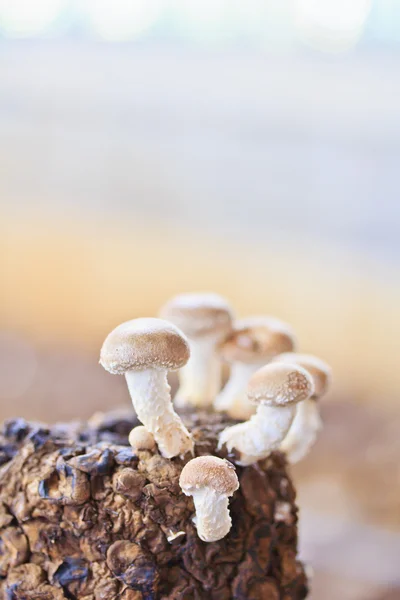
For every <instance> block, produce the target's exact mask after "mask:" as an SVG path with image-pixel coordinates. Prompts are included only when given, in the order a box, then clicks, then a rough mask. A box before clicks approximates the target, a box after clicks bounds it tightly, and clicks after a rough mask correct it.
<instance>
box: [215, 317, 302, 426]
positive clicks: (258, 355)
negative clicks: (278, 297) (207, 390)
mask: <svg viewBox="0 0 400 600" xmlns="http://www.w3.org/2000/svg"><path fill="white" fill-rule="evenodd" d="M294 346H295V338H294V333H293V331H292V329H291V328H290V326H289V325H287V324H286V323H284V322H283V321H280V320H279V319H276V318H274V317H268V316H265V317H247V318H245V319H240V320H239V321H236V323H234V327H233V330H232V332H231V333H230V334H229V335H228V336H227V337H226V339H225V340H224V341H223V343H222V344H221V345H220V348H219V351H220V355H221V357H222V358H223V359H224V360H225V361H226V362H228V363H230V365H231V373H230V377H229V380H228V382H227V384H226V385H225V387H224V388H223V390H222V391H221V392H220V393H219V394H218V396H217V398H216V400H215V402H214V407H215V409H216V410H218V411H220V412H222V411H226V412H227V413H228V414H229V415H230V416H231V417H233V418H234V419H241V420H243V419H248V418H249V417H250V416H251V415H252V414H254V412H255V406H254V404H251V402H249V400H248V398H247V394H246V391H247V385H248V383H249V379H250V377H251V376H252V374H253V373H255V372H256V371H258V369H260V368H261V367H263V366H264V365H265V364H266V363H268V362H270V360H272V359H273V358H274V357H275V356H276V355H278V354H281V353H282V352H288V351H290V350H293V349H294Z"/></svg>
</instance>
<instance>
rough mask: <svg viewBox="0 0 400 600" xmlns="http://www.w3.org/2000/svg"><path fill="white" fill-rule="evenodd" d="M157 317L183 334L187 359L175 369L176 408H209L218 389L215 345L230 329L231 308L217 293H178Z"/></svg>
mask: <svg viewBox="0 0 400 600" xmlns="http://www.w3.org/2000/svg"><path fill="white" fill-rule="evenodd" d="M161 316H162V317H163V318H164V319H167V320H168V321H172V322H173V323H174V324H175V325H177V326H178V327H179V328H180V329H182V331H183V332H184V333H185V334H186V335H187V337H188V338H189V342H190V359H189V361H188V363H187V364H186V365H185V366H184V367H183V369H181V370H180V372H179V383H180V387H179V390H178V393H177V395H176V398H175V405H176V406H178V407H181V408H182V407H184V406H196V407H199V408H204V407H209V406H211V405H212V404H213V402H214V399H215V396H216V395H217V394H218V392H219V390H220V388H221V358H220V356H219V354H218V352H217V347H218V345H219V343H220V342H221V340H222V339H223V338H224V337H225V336H226V334H227V333H228V332H229V331H230V330H231V327H232V311H231V308H230V306H229V304H228V302H227V301H226V300H225V299H224V298H222V297H221V296H219V295H218V294H208V293H203V294H181V295H180V296H176V297H175V298H172V300H170V301H169V302H168V303H167V304H166V305H165V306H164V307H163V308H162V309H161Z"/></svg>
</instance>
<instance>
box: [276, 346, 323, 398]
mask: <svg viewBox="0 0 400 600" xmlns="http://www.w3.org/2000/svg"><path fill="white" fill-rule="evenodd" d="M274 361H279V362H285V363H291V364H293V365H300V367H303V369H305V370H306V371H308V372H309V373H310V375H311V377H312V379H313V382H314V394H313V395H314V396H315V398H319V397H320V396H323V395H324V394H326V392H327V390H328V387H329V385H330V383H331V378H332V370H331V368H330V366H329V365H328V364H327V363H326V362H325V361H324V360H321V359H320V358H318V357H317V356H314V355H312V354H296V352H285V353H284V354H280V355H279V356H277V357H276V358H274Z"/></svg>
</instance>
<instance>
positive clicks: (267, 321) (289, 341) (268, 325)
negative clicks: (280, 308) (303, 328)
mask: <svg viewBox="0 0 400 600" xmlns="http://www.w3.org/2000/svg"><path fill="white" fill-rule="evenodd" d="M294 346H295V336H294V333H293V330H292V328H291V327H290V326H289V325H288V324H287V323H284V322H283V321H281V320H280V319H276V318H275V317H268V316H265V317H247V318H245V319H240V320H238V321H236V322H235V323H234V325H233V330H232V331H231V333H230V334H229V335H228V336H227V337H226V339H225V340H224V342H223V343H222V344H221V346H220V354H221V356H222V358H223V359H224V360H226V361H227V362H243V363H248V364H251V363H259V362H262V361H267V360H271V358H273V357H274V356H276V355H277V354H281V353H282V352H290V351H291V350H293V349H294Z"/></svg>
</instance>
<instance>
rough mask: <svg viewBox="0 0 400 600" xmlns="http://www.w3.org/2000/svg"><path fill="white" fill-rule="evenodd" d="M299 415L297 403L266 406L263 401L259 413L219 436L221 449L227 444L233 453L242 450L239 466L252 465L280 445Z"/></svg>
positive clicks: (225, 430) (227, 429)
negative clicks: (233, 450)
mask: <svg viewBox="0 0 400 600" xmlns="http://www.w3.org/2000/svg"><path fill="white" fill-rule="evenodd" d="M295 414H296V405H295V404H289V405H288V406H266V405H264V404H260V405H259V406H258V408H257V412H256V414H255V415H253V416H252V417H251V418H250V419H249V420H248V421H246V422H245V423H239V424H238V425H233V426H232V427H227V428H226V429H224V430H223V431H222V432H221V434H220V436H219V444H218V448H221V447H222V446H223V445H224V444H226V447H227V449H228V451H229V452H230V451H231V450H232V449H233V448H235V449H236V450H238V451H239V452H240V459H239V460H238V461H236V462H237V464H238V465H243V466H246V465H251V464H253V463H255V462H257V461H259V460H261V459H263V458H267V456H269V454H270V453H271V452H272V451H273V450H276V449H277V448H278V447H279V444H280V443H281V442H282V440H283V439H284V437H285V436H286V434H287V432H288V431H289V428H290V426H291V424H292V422H293V419H294V416H295Z"/></svg>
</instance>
